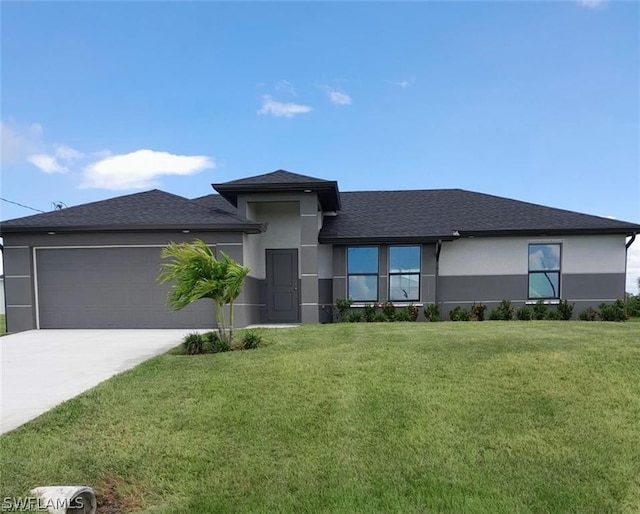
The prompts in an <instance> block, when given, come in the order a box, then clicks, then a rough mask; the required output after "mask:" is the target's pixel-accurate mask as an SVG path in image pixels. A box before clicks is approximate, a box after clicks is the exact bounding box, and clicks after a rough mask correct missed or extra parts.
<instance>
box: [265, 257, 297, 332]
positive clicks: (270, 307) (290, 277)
mask: <svg viewBox="0 0 640 514" xmlns="http://www.w3.org/2000/svg"><path fill="white" fill-rule="evenodd" d="M267 321H268V322H269V323H299V322H300V293H299V291H298V250H297V249H295V248H294V249H291V250H288V249H287V250H267Z"/></svg>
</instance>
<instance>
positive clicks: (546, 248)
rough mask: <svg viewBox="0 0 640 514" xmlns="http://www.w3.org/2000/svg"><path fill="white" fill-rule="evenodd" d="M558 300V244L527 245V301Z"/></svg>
mask: <svg viewBox="0 0 640 514" xmlns="http://www.w3.org/2000/svg"><path fill="white" fill-rule="evenodd" d="M554 298H560V244H530V245H529V299H532V300H545V299H547V300H548V299H554Z"/></svg>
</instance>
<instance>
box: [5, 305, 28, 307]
mask: <svg viewBox="0 0 640 514" xmlns="http://www.w3.org/2000/svg"><path fill="white" fill-rule="evenodd" d="M9 307H12V308H13V307H29V308H31V305H7V308H9Z"/></svg>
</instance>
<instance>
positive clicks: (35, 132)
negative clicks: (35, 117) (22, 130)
mask: <svg viewBox="0 0 640 514" xmlns="http://www.w3.org/2000/svg"><path fill="white" fill-rule="evenodd" d="M29 135H30V136H31V137H32V138H34V139H37V138H39V137H41V136H42V125H40V123H32V124H31V125H30V126H29Z"/></svg>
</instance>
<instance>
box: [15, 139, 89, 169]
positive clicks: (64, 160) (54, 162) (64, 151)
mask: <svg viewBox="0 0 640 514" xmlns="http://www.w3.org/2000/svg"><path fill="white" fill-rule="evenodd" d="M40 130H42V129H40ZM82 157H84V154H83V153H81V152H78V151H77V150H75V149H73V148H71V147H70V146H65V145H54V152H53V155H50V154H45V153H40V154H33V155H29V156H28V157H27V161H29V162H30V163H31V164H33V165H34V166H36V167H38V168H40V170H41V171H44V172H45V173H67V172H68V171H69V165H70V164H72V163H73V161H77V160H78V159H82Z"/></svg>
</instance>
